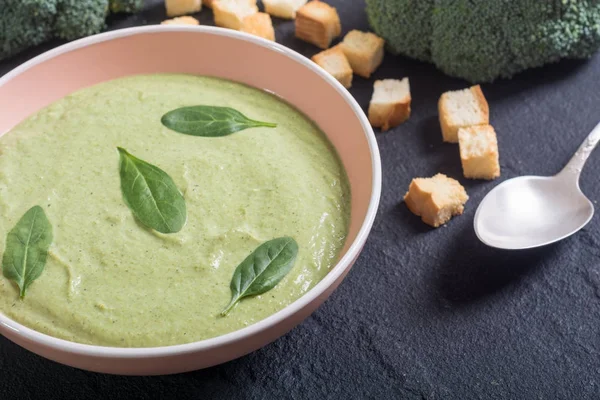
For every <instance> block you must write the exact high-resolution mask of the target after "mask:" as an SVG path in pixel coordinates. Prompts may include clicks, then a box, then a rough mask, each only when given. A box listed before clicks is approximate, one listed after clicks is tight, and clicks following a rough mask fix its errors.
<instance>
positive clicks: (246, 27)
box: [240, 12, 275, 41]
mask: <svg viewBox="0 0 600 400" xmlns="http://www.w3.org/2000/svg"><path fill="white" fill-rule="evenodd" d="M240 30H241V31H242V32H246V33H251V34H252V35H256V36H260V37H262V38H265V39H268V40H273V41H275V29H273V21H271V16H270V15H269V14H267V13H263V12H257V13H254V14H252V15H248V16H247V17H246V18H244V20H243V21H242V28H241V29H240Z"/></svg>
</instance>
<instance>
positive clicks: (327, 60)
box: [312, 46, 352, 89]
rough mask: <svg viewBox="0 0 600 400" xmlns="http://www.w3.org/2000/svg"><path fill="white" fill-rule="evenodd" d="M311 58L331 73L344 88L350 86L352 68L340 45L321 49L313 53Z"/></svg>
mask: <svg viewBox="0 0 600 400" xmlns="http://www.w3.org/2000/svg"><path fill="white" fill-rule="evenodd" d="M312 60H313V61H314V62H315V63H317V64H318V65H319V66H320V67H321V68H323V69H324V70H325V71H327V72H329V73H330V74H331V75H333V77H334V78H335V79H337V80H338V81H339V82H340V83H341V84H342V85H343V86H344V87H345V88H346V89H349V88H350V87H351V86H352V68H351V67H350V63H348V59H347V58H346V56H345V55H344V51H343V50H342V49H341V47H340V46H335V47H332V48H330V49H328V50H323V51H322V52H320V53H319V54H316V55H314V56H313V58H312Z"/></svg>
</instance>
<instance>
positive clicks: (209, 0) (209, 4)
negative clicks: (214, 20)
mask: <svg viewBox="0 0 600 400" xmlns="http://www.w3.org/2000/svg"><path fill="white" fill-rule="evenodd" d="M213 1H215V0H202V4H203V5H205V6H206V7H208V8H212V5H213Z"/></svg>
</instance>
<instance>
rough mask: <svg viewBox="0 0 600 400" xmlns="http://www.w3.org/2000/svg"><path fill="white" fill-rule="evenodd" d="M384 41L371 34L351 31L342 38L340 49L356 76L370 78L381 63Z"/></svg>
mask: <svg viewBox="0 0 600 400" xmlns="http://www.w3.org/2000/svg"><path fill="white" fill-rule="evenodd" d="M384 45H385V40H383V39H382V38H380V37H379V36H377V35H375V34H374V33H371V32H361V31H357V30H352V31H350V32H348V33H347V34H346V36H344V40H343V42H342V49H343V50H344V53H345V54H346V57H347V58H348V61H349V62H350V66H351V67H352V70H353V71H354V73H355V74H356V75H359V76H362V77H363V78H370V77H371V74H372V73H373V72H375V70H376V69H377V68H378V67H379V66H380V65H381V63H382V62H383V54H384V51H383V46H384Z"/></svg>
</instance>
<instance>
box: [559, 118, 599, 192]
mask: <svg viewBox="0 0 600 400" xmlns="http://www.w3.org/2000/svg"><path fill="white" fill-rule="evenodd" d="M599 142H600V123H599V124H598V125H596V127H595V128H594V130H592V132H591V133H590V134H589V135H588V137H587V138H585V140H584V141H583V143H582V144H581V146H579V149H577V151H576V152H575V154H574V155H573V157H571V160H569V162H568V163H567V165H566V166H565V167H564V168H563V170H562V171H560V173H559V175H570V176H572V177H575V179H576V182H577V181H579V175H581V170H582V169H583V166H584V164H585V162H586V161H587V159H588V157H589V156H590V154H592V151H593V150H594V149H595V148H596V146H597V145H598V143H599Z"/></svg>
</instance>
